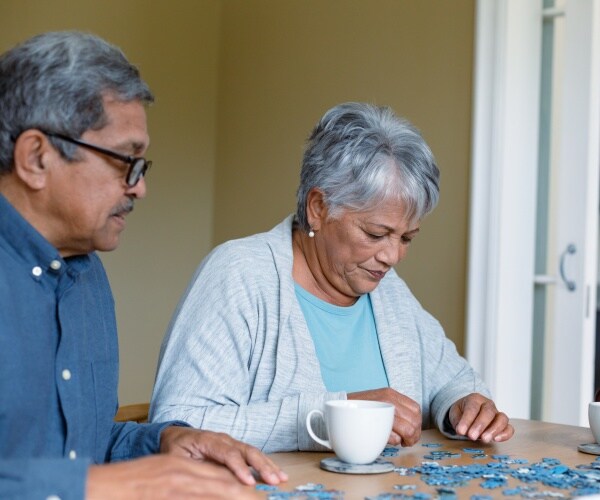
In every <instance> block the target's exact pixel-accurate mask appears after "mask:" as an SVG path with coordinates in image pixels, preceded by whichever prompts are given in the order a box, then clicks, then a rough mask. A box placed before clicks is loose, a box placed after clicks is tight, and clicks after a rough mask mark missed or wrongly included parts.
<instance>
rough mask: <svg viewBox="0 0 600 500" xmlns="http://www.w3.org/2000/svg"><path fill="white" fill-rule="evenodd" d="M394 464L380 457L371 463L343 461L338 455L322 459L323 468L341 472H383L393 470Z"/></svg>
mask: <svg viewBox="0 0 600 500" xmlns="http://www.w3.org/2000/svg"><path fill="white" fill-rule="evenodd" d="M394 467H395V466H394V464H393V463H392V462H388V461H387V460H382V459H381V458H378V459H377V460H375V461H374V462H373V463H371V464H364V465H357V464H349V463H346V462H342V461H341V460H340V459H339V458H337V457H331V458H324V459H323V460H321V469H324V470H328V471H329V472H339V473H341V474H382V473H384V472H392V471H393V470H394Z"/></svg>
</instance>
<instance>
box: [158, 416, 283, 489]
mask: <svg viewBox="0 0 600 500" xmlns="http://www.w3.org/2000/svg"><path fill="white" fill-rule="evenodd" d="M160 451H161V453H169V454H172V455H179V456H182V457H189V458H193V459H196V460H209V461H212V462H217V463H219V464H223V465H225V466H227V467H228V468H229V469H230V470H231V471H232V472H233V473H234V474H235V475H236V476H237V478H238V479H239V480H240V481H241V482H243V483H245V484H249V485H254V484H255V483H256V481H255V479H254V476H253V475H252V472H251V471H250V468H249V467H253V468H254V469H255V470H256V471H257V472H258V474H259V475H260V477H261V478H262V480H263V481H264V482H265V483H268V484H279V483H280V482H281V481H287V480H288V477H287V474H286V473H285V472H283V471H282V470H281V469H279V467H277V465H275V463H274V462H272V461H271V460H270V459H269V458H267V457H266V456H265V455H263V454H262V453H261V452H260V451H259V450H258V449H257V448H255V447H254V446H250V445H248V444H245V443H242V442H240V441H237V440H235V439H233V438H232V437H231V436H228V435H227V434H222V433H217V432H211V431H201V430H197V429H190V428H189V427H178V426H172V427H167V428H166V429H164V430H163V431H162V433H161V436H160Z"/></svg>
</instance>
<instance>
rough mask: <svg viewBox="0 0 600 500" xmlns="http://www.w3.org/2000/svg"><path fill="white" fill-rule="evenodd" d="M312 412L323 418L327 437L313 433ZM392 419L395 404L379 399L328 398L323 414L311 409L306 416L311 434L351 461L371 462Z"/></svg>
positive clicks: (381, 446) (317, 440)
mask: <svg viewBox="0 0 600 500" xmlns="http://www.w3.org/2000/svg"><path fill="white" fill-rule="evenodd" d="M315 414H316V415H320V416H321V418H322V419H323V420H324V421H325V426H326V428H327V433H328V435H329V440H326V439H322V438H320V437H318V436H317V435H316V434H315V433H314V431H313V429H312V426H311V418H312V416H313V415H315ZM393 423H394V406H393V405H391V404H389V403H381V402H378V401H362V400H350V399H349V400H334V401H327V402H326V403H325V413H324V414H323V412H322V411H321V410H312V411H310V412H309V413H308V415H307V416H306V428H307V430H308V433H309V434H310V437H311V438H313V439H314V440H315V441H316V442H317V443H320V444H322V445H323V446H326V447H327V448H329V449H330V450H333V451H334V452H335V454H336V455H337V457H338V458H339V459H340V460H343V461H344V462H348V463H350V464H370V463H371V462H373V461H374V460H375V459H376V458H377V457H378V456H379V454H380V453H381V452H382V451H383V449H384V448H385V445H386V443H387V442H388V439H389V437H390V433H391V431H392V425H393Z"/></svg>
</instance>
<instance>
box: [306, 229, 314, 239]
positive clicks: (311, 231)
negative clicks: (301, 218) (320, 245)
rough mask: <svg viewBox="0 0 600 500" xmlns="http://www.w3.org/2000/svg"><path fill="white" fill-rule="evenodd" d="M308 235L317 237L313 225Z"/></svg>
mask: <svg viewBox="0 0 600 500" xmlns="http://www.w3.org/2000/svg"><path fill="white" fill-rule="evenodd" d="M308 237H309V238H314V237H315V232H314V231H313V229H312V227H311V228H310V231H309V232H308Z"/></svg>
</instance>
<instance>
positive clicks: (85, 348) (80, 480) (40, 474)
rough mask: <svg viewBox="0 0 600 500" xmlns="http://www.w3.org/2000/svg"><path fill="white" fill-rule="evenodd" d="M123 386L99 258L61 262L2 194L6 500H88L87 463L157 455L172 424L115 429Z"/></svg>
mask: <svg viewBox="0 0 600 500" xmlns="http://www.w3.org/2000/svg"><path fill="white" fill-rule="evenodd" d="M117 383H118V342H117V329H116V321H115V313H114V302H113V297H112V293H111V290H110V286H109V283H108V279H107V277H106V274H105V272H104V268H103V266H102V263H101V261H100V259H99V257H98V256H97V255H96V254H95V253H92V254H89V255H82V256H75V257H69V258H66V259H62V258H61V256H60V255H59V253H58V251H57V250H56V248H54V247H53V246H52V245H51V244H50V243H49V242H48V241H47V240H46V239H44V237H43V236H42V235H41V234H40V233H38V232H37V231H36V230H35V229H34V228H33V227H32V226H31V225H30V224H29V223H28V222H27V221H26V220H25V219H23V217H22V216H21V215H20V214H19V213H18V212H17V211H16V210H15V209H14V208H13V207H12V205H10V203H8V201H7V200H6V198H4V197H3V196H2V195H0V498H3V499H5V498H19V499H24V498H42V499H45V498H47V497H49V496H52V495H55V496H56V497H58V498H60V499H62V500H65V499H70V498H77V499H79V498H83V497H84V494H85V479H86V475H87V469H88V467H89V465H90V464H101V463H104V462H111V461H116V460H122V459H128V458H135V457H139V456H142V455H147V454H149V453H154V452H156V451H158V448H159V443H160V432H161V431H162V429H164V428H165V427H166V426H168V425H170V424H169V423H166V424H165V423H163V424H136V423H132V422H128V423H114V420H113V419H114V416H115V413H116V410H117V407H118V401H117ZM171 424H172V423H171Z"/></svg>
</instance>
